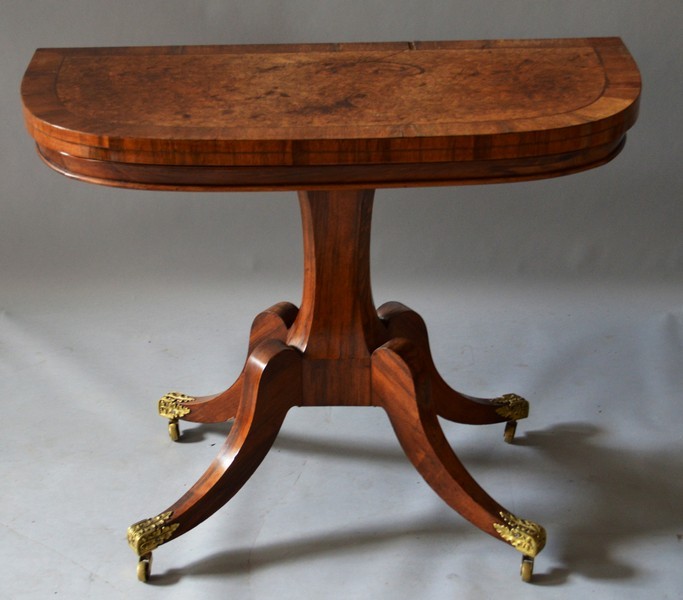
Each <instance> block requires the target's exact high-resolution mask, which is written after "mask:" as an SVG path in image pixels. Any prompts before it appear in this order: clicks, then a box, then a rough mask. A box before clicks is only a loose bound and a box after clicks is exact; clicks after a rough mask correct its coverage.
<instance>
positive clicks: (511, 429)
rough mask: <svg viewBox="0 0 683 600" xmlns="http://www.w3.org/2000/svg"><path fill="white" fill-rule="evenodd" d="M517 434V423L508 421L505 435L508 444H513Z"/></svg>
mask: <svg viewBox="0 0 683 600" xmlns="http://www.w3.org/2000/svg"><path fill="white" fill-rule="evenodd" d="M516 432H517V421H508V422H507V423H505V433H504V434H503V439H504V440H505V442H506V443H508V444H512V442H513V441H514V439H515V433H516Z"/></svg>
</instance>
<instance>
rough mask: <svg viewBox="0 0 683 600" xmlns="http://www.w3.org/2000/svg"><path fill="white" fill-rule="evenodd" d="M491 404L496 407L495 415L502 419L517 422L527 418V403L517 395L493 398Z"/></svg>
mask: <svg viewBox="0 0 683 600" xmlns="http://www.w3.org/2000/svg"><path fill="white" fill-rule="evenodd" d="M491 404H493V405H494V406H497V407H498V408H496V414H498V415H500V416H501V417H503V418H504V419H509V420H511V421H518V420H519V419H526V418H527V417H528V416H529V401H528V400H525V399H524V398H522V397H521V396H518V395H517V394H505V395H503V396H500V398H494V399H493V400H491Z"/></svg>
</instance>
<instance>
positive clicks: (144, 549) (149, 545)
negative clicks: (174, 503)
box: [127, 512, 180, 581]
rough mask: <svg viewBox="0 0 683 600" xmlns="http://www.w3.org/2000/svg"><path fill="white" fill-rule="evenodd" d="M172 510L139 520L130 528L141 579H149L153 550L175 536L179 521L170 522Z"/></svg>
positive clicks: (129, 531) (130, 536)
mask: <svg viewBox="0 0 683 600" xmlns="http://www.w3.org/2000/svg"><path fill="white" fill-rule="evenodd" d="M172 516H173V513H172V512H165V513H162V514H160V515H157V516H156V517H152V518H151V519H145V520H143V521H138V522H137V523H134V524H133V525H131V526H130V527H129V528H128V535H127V537H128V544H129V545H130V547H131V548H132V549H133V551H134V552H135V553H136V554H137V555H138V557H139V558H138V567H137V574H138V579H139V580H140V581H148V580H149V577H150V574H151V570H152V550H154V549H156V548H158V547H159V546H161V544H163V543H165V542H167V541H168V540H170V539H171V538H172V537H173V533H174V532H175V530H176V529H178V527H180V524H179V523H170V524H169V521H170V520H171V517H172Z"/></svg>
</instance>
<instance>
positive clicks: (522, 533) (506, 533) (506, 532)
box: [493, 512, 546, 583]
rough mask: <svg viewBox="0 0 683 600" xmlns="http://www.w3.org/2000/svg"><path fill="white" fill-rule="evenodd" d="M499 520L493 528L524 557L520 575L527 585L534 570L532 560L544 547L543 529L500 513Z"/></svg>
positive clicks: (544, 534)
mask: <svg viewBox="0 0 683 600" xmlns="http://www.w3.org/2000/svg"><path fill="white" fill-rule="evenodd" d="M500 518H501V519H502V521H503V522H502V523H494V524H493V528H494V529H495V530H496V532H497V533H498V535H499V536H500V537H501V539H502V540H503V541H505V542H507V543H508V544H510V545H511V546H512V547H513V548H514V549H515V550H518V551H519V552H521V553H522V554H523V555H524V556H523V557H522V567H521V575H522V581H525V582H527V583H528V582H529V581H531V576H532V574H533V570H534V558H535V557H536V555H537V554H538V553H539V552H540V551H541V550H543V548H544V547H545V542H546V533H545V529H543V527H541V526H540V525H538V524H537V523H534V522H533V521H527V520H526V519H520V518H518V517H515V515H513V514H510V513H506V512H501V513H500Z"/></svg>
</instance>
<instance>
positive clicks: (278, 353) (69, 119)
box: [22, 38, 640, 580]
mask: <svg viewBox="0 0 683 600" xmlns="http://www.w3.org/2000/svg"><path fill="white" fill-rule="evenodd" d="M639 95H640V76H639V73H638V69H637V67H636V65H635V63H634V61H633V59H632V58H631V56H630V54H629V53H628V50H627V49H626V48H625V46H624V45H623V43H622V42H621V40H619V39H617V38H598V39H572V40H521V41H487V42H430V43H405V44H403V43H398V44H386V43H384V44H323V45H306V46H304V45H298V46H201V47H163V48H100V49H46V50H38V51H37V52H36V54H35V56H34V57H33V60H32V62H31V64H30V65H29V68H28V70H27V72H26V75H25V77H24V80H23V84H22V97H23V101H24V115H25V119H26V124H27V127H28V130H29V132H30V134H31V135H32V136H33V138H34V139H35V141H36V144H37V146H38V150H39V153H40V155H41V157H42V158H43V159H44V160H45V162H47V164H48V165H50V166H51V167H52V168H54V169H56V170H57V171H60V172H62V173H63V174H65V175H67V176H69V177H73V178H76V179H81V180H84V181H89V182H93V183H102V184H108V185H115V186H122V187H133V188H140V189H170V190H173V189H187V190H201V191H211V190H220V189H226V190H238V189H254V190H257V189H266V190H267V189H294V190H297V191H298V192H299V204H300V208H301V216H302V226H303V249H304V285H303V296H302V301H301V306H300V308H297V307H296V306H294V305H293V304H290V303H286V302H282V303H279V304H276V305H274V306H273V307H271V308H270V309H268V310H266V311H264V312H262V313H260V314H259V315H258V316H257V317H256V319H255V320H254V323H253V325H252V329H251V335H250V337H249V351H248V353H247V359H246V361H245V366H244V369H243V371H242V373H241V374H240V375H239V377H238V378H237V380H236V381H235V383H233V384H232V385H231V386H229V387H228V388H227V389H226V390H225V391H224V392H222V393H220V394H215V395H212V396H205V397H191V396H186V395H184V394H177V393H173V394H169V395H167V396H165V397H164V398H163V399H162V401H161V402H160V413H161V414H162V415H163V416H165V417H167V418H169V420H170V426H169V427H170V429H169V431H170V433H171V436H172V438H173V439H176V438H177V436H178V429H177V426H178V419H180V418H182V419H184V420H187V421H194V422H199V423H209V422H219V421H226V420H229V419H233V418H234V419H235V421H234V425H233V427H232V429H231V431H230V434H229V435H228V437H227V439H226V441H225V443H224V445H223V448H222V449H221V451H220V453H219V455H218V456H217V457H216V459H215V460H214V461H213V462H212V463H211V465H210V466H209V468H208V469H207V471H206V472H205V474H204V475H203V476H202V477H201V478H200V479H199V480H198V481H197V483H196V484H194V485H193V486H192V487H191V488H190V489H189V490H188V491H187V493H185V494H184V495H183V496H182V497H181V498H180V499H179V500H178V501H177V502H175V503H174V504H172V505H171V506H170V507H169V508H168V509H166V510H165V511H163V512H162V513H160V514H159V515H158V516H156V517H153V518H151V519H146V520H143V521H141V522H138V523H136V524H134V525H133V526H131V528H130V529H129V532H128V539H129V542H130V544H131V546H132V547H133V549H134V550H135V551H136V553H138V555H139V557H140V563H139V568H138V574H139V576H140V577H141V579H146V578H147V577H148V575H149V565H150V561H151V551H152V550H154V549H155V548H156V547H158V546H160V545H161V544H164V543H166V542H168V541H169V540H171V539H173V538H176V537H178V536H179V535H182V534H183V533H185V532H186V531H189V530H190V529H192V528H193V527H195V526H197V525H198V524H200V523H201V522H203V521H204V520H206V519H207V518H208V517H209V516H210V515H211V514H213V513H214V512H215V511H216V510H218V509H219V508H220V507H221V506H223V505H224V504H225V503H226V502H227V501H228V500H229V499H230V498H231V497H232V496H233V495H234V494H235V493H237V491H238V490H239V489H240V488H241V487H242V486H243V485H244V483H245V482H246V481H247V480H248V478H249V477H250V476H251V474H252V473H253V472H254V470H255V469H256V468H257V467H258V465H259V464H260V463H261V461H262V460H263V458H264V457H265V456H266V454H267V452H268V450H269V449H270V447H271V445H272V443H273V441H274V440H275V438H276V436H277V433H278V431H279V429H280V426H281V425H282V422H283V420H284V419H285V416H286V414H287V411H288V410H289V408H291V407H294V406H362V407H368V406H375V407H381V408H383V409H384V410H385V411H386V413H387V415H388V417H389V419H390V421H391V423H392V426H393V428H394V430H395V432H396V435H397V437H398V439H399V441H400V444H401V446H402V447H403V449H404V451H405V453H406V455H407V457H408V458H409V459H410V461H411V462H412V463H413V465H414V466H415V468H416V469H417V470H418V471H419V472H420V474H421V475H422V476H423V477H424V479H425V480H426V481H427V482H428V483H429V485H430V486H431V487H432V488H433V489H434V490H435V491H436V493H437V494H438V495H439V496H440V497H441V498H442V499H443V500H444V501H445V502H446V503H447V504H448V505H449V506H451V507H452V508H453V509H455V510H456V511H458V512H459V513H460V514H461V515H463V516H464V517H465V518H466V519H468V520H469V521H470V522H472V523H473V524H474V525H475V526H477V527H478V528H479V529H481V530H482V531H484V532H486V533H487V534H489V535H491V536H493V537H495V538H496V539H499V540H501V541H503V542H505V543H507V544H509V545H511V546H512V547H514V548H515V549H517V550H518V551H520V552H522V554H523V562H522V577H523V579H524V580H529V579H530V577H531V566H532V565H533V558H534V557H535V556H536V554H537V553H538V552H540V551H541V550H542V549H543V546H544V544H545V531H544V530H543V528H542V527H540V526H539V525H537V524H535V523H533V522H531V521H527V520H524V519H519V518H518V517H515V516H514V515H513V514H511V513H510V512H508V511H507V510H506V509H505V508H503V506H502V505H501V504H499V503H498V502H496V501H495V500H494V499H493V498H491V497H490V496H489V495H488V494H487V493H486V492H485V491H484V490H483V489H482V488H481V487H480V486H479V484H478V483H477V482H476V481H475V480H474V479H473V478H472V476H471V475H470V474H469V473H468V471H467V470H466V468H465V466H464V465H463V464H462V463H461V462H460V460H459V458H458V457H457V455H456V453H455V451H454V450H453V449H452V448H451V446H450V444H449V442H448V440H447V439H446V437H445V436H444V434H443V431H442V429H441V426H440V424H439V417H441V418H444V419H447V420H451V421H455V422H458V423H466V424H488V423H503V422H505V423H506V424H507V426H506V430H505V431H506V433H505V438H506V440H507V441H512V439H513V436H514V428H515V426H516V422H517V420H519V419H523V418H525V417H526V416H527V414H528V402H527V401H526V400H524V399H523V398H521V397H519V396H517V395H515V394H505V395H503V396H500V397H498V398H493V399H481V398H475V397H471V396H468V395H465V394H463V393H460V392H458V391H455V390H454V389H452V388H451V387H450V386H449V385H448V384H447V383H446V382H445V381H444V379H443V378H442V377H441V376H440V374H439V373H438V371H437V369H436V366H435V365H434V361H433V359H432V357H431V353H430V349H429V340H428V336H427V328H426V326H425V323H424V321H423V320H422V318H421V317H420V316H419V315H418V314H417V313H415V312H414V311H412V310H410V309H409V308H407V307H405V306H404V305H402V304H400V303H398V302H389V303H386V304H384V305H383V306H381V307H379V309H376V308H375V305H374V301H373V298H372V290H371V278H370V229H371V217H372V206H373V199H374V193H375V188H377V187H386V186H394V185H403V186H421V185H443V184H465V183H491V182H500V181H517V180H523V179H534V178H541V177H553V176H556V175H564V174H567V173H571V172H574V171H578V170H582V169H587V168H591V167H594V166H597V165H600V164H602V163H604V162H606V161H608V160H610V159H611V158H613V157H614V156H615V155H616V154H617V153H618V152H619V151H620V149H621V148H622V147H623V145H624V142H625V135H626V131H627V130H628V129H629V127H631V126H632V125H633V124H634V122H635V120H636V117H637V111H638V99H639ZM416 208H417V207H416Z"/></svg>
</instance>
